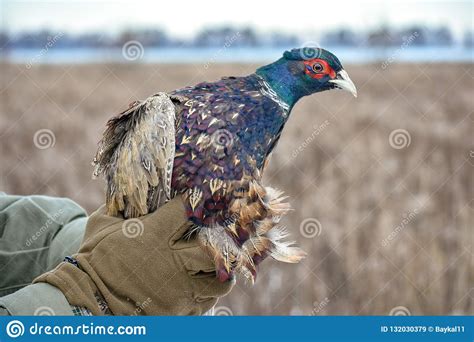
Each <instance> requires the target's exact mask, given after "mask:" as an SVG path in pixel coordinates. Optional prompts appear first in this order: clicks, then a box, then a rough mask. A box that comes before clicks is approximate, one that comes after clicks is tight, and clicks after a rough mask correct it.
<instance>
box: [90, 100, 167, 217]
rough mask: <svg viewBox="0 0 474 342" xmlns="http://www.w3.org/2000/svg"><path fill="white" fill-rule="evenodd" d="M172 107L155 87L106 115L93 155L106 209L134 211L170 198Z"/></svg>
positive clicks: (143, 210) (126, 213)
mask: <svg viewBox="0 0 474 342" xmlns="http://www.w3.org/2000/svg"><path fill="white" fill-rule="evenodd" d="M175 114H176V113H175V107H174V104H173V102H172V101H171V99H170V98H169V96H168V95H167V94H165V93H157V94H155V95H153V96H150V97H149V98H148V99H146V100H145V101H142V102H135V103H133V104H132V105H131V106H130V107H129V108H128V109H127V110H125V111H124V112H122V113H121V114H120V115H118V116H117V117H114V118H112V119H110V120H109V122H108V123H107V128H106V130H105V132H104V134H103V137H102V139H101V141H100V142H99V148H98V151H97V153H96V156H95V158H94V162H93V164H94V165H95V170H94V176H95V177H97V176H100V175H104V176H105V179H106V182H107V195H106V205H107V211H108V214H109V215H117V214H118V213H123V215H124V217H126V218H130V217H138V216H142V215H145V214H147V213H149V212H151V211H154V210H155V209H156V208H157V207H159V206H160V205H162V204H163V203H165V202H166V201H168V200H169V199H171V176H172V170H173V162H174V156H175V134H176V127H175Z"/></svg>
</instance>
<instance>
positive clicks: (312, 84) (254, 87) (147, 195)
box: [93, 48, 357, 282]
mask: <svg viewBox="0 0 474 342" xmlns="http://www.w3.org/2000/svg"><path fill="white" fill-rule="evenodd" d="M330 89H344V90H347V91H349V92H350V93H352V94H353V95H354V96H357V91H356V88H355V85H354V83H353V82H352V81H351V79H350V78H349V76H348V74H347V72H346V71H345V70H344V69H343V68H342V65H341V62H340V61H339V59H338V58H337V57H336V56H335V55H333V54H332V53H330V52H329V51H327V50H324V49H320V48H301V49H293V50H291V51H286V52H284V54H283V57H281V58H280V59H278V60H277V61H276V62H274V63H272V64H269V65H266V66H263V67H261V68H259V69H257V70H256V72H255V73H253V74H251V75H248V76H245V77H225V78H222V79H221V80H218V81H215V82H203V83H199V84H197V85H195V86H190V87H185V88H182V89H178V90H175V91H172V92H169V93H163V92H160V93H157V94H155V95H153V96H151V97H149V98H148V99H146V100H145V101H141V102H138V101H136V102H134V103H132V104H131V105H130V106H129V108H128V109H126V110H125V111H124V112H122V113H121V114H119V115H118V116H116V117H114V118H112V119H110V120H109V121H108V123H107V127H106V130H105V132H104V134H103V137H102V139H101V141H100V142H99V148H98V151H97V154H96V156H95V158H94V162H93V164H94V165H95V170H94V176H95V177H97V176H100V175H103V176H104V177H105V179H106V184H107V190H106V207H107V212H108V214H109V215H119V214H122V215H123V217H124V218H126V219H129V218H135V217H139V216H142V215H146V214H148V213H150V212H153V211H154V210H156V209H157V208H158V207H160V206H161V205H163V204H164V203H166V202H167V201H168V200H170V199H171V198H174V197H175V196H181V198H182V200H183V202H184V206H185V209H186V215H187V217H188V219H189V220H190V222H191V223H192V225H190V226H191V228H190V230H189V232H188V233H189V236H195V237H196V238H197V239H198V240H199V241H200V243H201V244H202V245H203V246H204V247H205V248H207V250H208V251H209V253H210V256H211V257H212V258H213V259H214V261H215V265H216V275H217V277H218V279H219V280H220V281H222V282H224V281H227V280H229V279H231V278H234V275H235V274H236V273H240V274H243V275H244V276H246V277H247V278H248V279H250V280H251V281H252V282H253V281H254V280H255V277H256V273H257V265H258V264H259V263H260V262H261V261H262V260H263V259H265V258H266V257H267V256H271V257H273V258H274V259H276V260H279V261H283V262H290V263H296V262H299V261H300V260H301V259H302V258H303V257H304V256H305V253H304V252H303V251H302V250H301V249H299V248H298V247H296V246H294V242H290V241H285V239H286V237H287V236H288V233H287V231H286V230H285V229H284V228H283V227H281V226H280V225H279V222H280V219H281V217H282V216H283V215H285V214H286V213H287V212H288V211H289V210H290V206H289V204H288V203H287V202H286V197H284V196H283V195H282V192H280V191H278V190H275V189H273V188H271V187H266V186H264V185H263V184H262V173H263V171H264V168H265V166H266V162H267V161H268V158H269V155H270V154H271V153H272V151H273V150H274V148H275V146H276V144H277V143H278V140H279V138H280V136H281V133H282V130H283V127H284V126H285V123H286V121H287V120H288V118H289V116H290V113H291V110H292V108H293V106H294V105H295V103H296V102H297V101H298V100H299V99H300V98H302V97H304V96H307V95H310V94H313V93H317V92H321V91H324V90H330Z"/></svg>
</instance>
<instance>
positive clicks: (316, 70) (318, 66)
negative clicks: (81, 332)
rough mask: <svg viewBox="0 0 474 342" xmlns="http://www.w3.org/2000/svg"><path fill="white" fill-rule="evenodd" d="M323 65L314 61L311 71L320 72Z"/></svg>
mask: <svg viewBox="0 0 474 342" xmlns="http://www.w3.org/2000/svg"><path fill="white" fill-rule="evenodd" d="M323 69H324V68H323V66H322V64H321V63H314V64H313V71H314V72H322V71H323Z"/></svg>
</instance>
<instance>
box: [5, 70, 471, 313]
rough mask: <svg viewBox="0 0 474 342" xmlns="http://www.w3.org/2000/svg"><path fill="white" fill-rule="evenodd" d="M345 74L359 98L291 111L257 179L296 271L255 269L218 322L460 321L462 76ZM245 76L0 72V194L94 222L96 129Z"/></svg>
mask: <svg viewBox="0 0 474 342" xmlns="http://www.w3.org/2000/svg"><path fill="white" fill-rule="evenodd" d="M344 62H345V61H343V64H344V65H345V68H346V70H347V71H348V73H349V75H350V76H351V78H352V79H353V80H354V83H355V84H356V85H357V87H358V91H359V97H358V98H357V99H355V98H352V97H351V96H350V95H349V94H348V93H344V92H340V91H331V92H325V93H321V94H317V95H314V96H311V97H308V98H305V99H303V100H302V101H301V102H299V103H298V104H297V105H296V107H295V109H294V111H293V113H292V115H291V117H290V120H289V122H288V124H287V126H286V129H285V131H284V134H283V137H282V139H281V141H280V143H279V145H278V147H277V148H276V150H275V153H274V154H273V156H272V159H271V161H270V167H269V169H268V170H267V173H266V174H265V180H266V183H267V184H271V185H273V186H275V187H278V188H280V189H282V190H284V191H285V192H286V194H288V195H289V196H290V200H291V203H292V205H293V207H294V211H293V212H292V213H291V214H290V215H289V216H288V217H287V218H286V219H285V224H286V225H287V226H288V229H289V231H290V232H291V233H292V237H293V238H294V239H295V240H296V241H297V243H298V244H299V245H301V246H302V247H303V249H305V250H306V251H307V252H308V257H307V259H306V260H305V261H304V262H302V263H301V264H298V265H284V264H281V263H276V262H273V261H271V260H267V261H265V262H264V263H263V264H262V266H261V268H260V273H259V278H258V280H257V283H256V285H255V286H253V287H252V286H250V285H246V284H245V283H243V282H242V283H241V282H239V283H238V286H237V287H236V288H235V289H234V291H233V292H232V293H231V294H230V295H229V296H227V297H226V298H224V299H223V300H221V301H220V302H219V304H218V306H219V307H218V310H230V311H231V312H232V313H233V314H235V315H237V314H255V315H260V314H264V315H269V314H276V315H288V314H291V315H312V314H314V315H327V314H330V315H332V314H343V315H345V314H352V315H354V314H364V315H366V314H367V315H374V314H377V315H384V314H389V313H392V314H412V315H446V314H472V313H473V312H474V287H473V286H474V258H473V191H472V190H473V188H474V184H473V169H472V167H473V165H474V144H473V136H472V128H473V121H474V116H473V107H474V106H473V104H474V103H473V102H474V100H473V94H474V80H473V77H474V68H473V64H472V63H464V64H462V63H459V64H455V63H432V64H422V63H419V64H409V63H405V64H398V63H394V64H390V65H388V66H387V65H385V66H384V67H382V66H381V64H380V63H374V64H365V65H346V64H347V63H348V62H345V63H344ZM256 67H257V65H255V64H212V65H211V66H209V65H203V64H202V65H201V64H179V65H173V64H162V65H161V64H138V63H137V64H136V63H129V64H80V65H67V64H58V65H45V64H35V65H33V66H32V67H31V68H26V67H25V65H23V64H13V63H5V62H3V63H0V74H1V78H0V86H1V89H0V106H1V107H0V142H1V143H0V156H1V159H0V160H1V162H0V191H5V192H7V193H12V194H24V195H29V194H46V195H51V196H64V197H70V198H72V199H73V200H75V201H77V202H78V203H79V204H80V205H82V206H83V207H85V208H86V209H87V210H88V211H92V210H94V209H95V208H96V207H98V206H99V205H100V204H101V203H102V201H103V198H104V184H103V182H102V181H101V180H92V179H91V173H92V166H91V165H90V163H91V160H92V158H93V155H94V153H95V150H96V144H97V141H98V140H99V139H100V136H101V133H102V131H103V129H104V125H105V122H106V121H107V119H109V118H110V117H111V116H113V115H115V114H117V113H119V112H120V111H121V110H123V109H124V108H126V107H127V105H128V104H129V103H130V102H132V101H134V100H136V99H143V98H145V97H147V96H149V95H150V94H153V93H155V92H157V91H167V90H172V89H175V88H178V87H183V86H186V85H190V84H194V83H197V82H199V81H204V80H214V79H218V78H219V77H221V76H224V75H235V76H238V75H246V74H249V73H251V72H253V71H254V70H255V68H256ZM44 130H50V131H51V132H52V134H50V135H49V136H48V135H46V137H43V138H44V139H46V140H44V141H43V142H42V143H43V145H41V144H42V143H41V141H40V140H38V139H39V134H41V132H45V131H44ZM401 130H402V131H401ZM48 138H50V139H52V140H50V142H48V141H47V139H48ZM35 142H36V144H35ZM45 145H46V147H48V148H43V147H45ZM38 146H39V148H38Z"/></svg>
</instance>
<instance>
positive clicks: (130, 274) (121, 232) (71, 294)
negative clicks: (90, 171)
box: [34, 198, 235, 315]
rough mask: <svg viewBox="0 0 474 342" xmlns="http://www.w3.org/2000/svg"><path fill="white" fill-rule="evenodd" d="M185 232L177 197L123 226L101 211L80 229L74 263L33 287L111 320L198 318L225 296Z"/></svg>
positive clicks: (211, 268) (225, 287) (200, 251)
mask: <svg viewBox="0 0 474 342" xmlns="http://www.w3.org/2000/svg"><path fill="white" fill-rule="evenodd" d="M188 229H189V223H188V221H187V219H186V218H185V212H184V206H183V204H182V201H181V199H180V198H176V199H174V200H172V201H170V202H168V203H167V204H165V205H164V206H163V207H161V208H160V209H158V210H157V211H155V212H154V213H152V214H149V215H146V216H143V217H141V218H140V219H130V220H124V219H123V218H117V217H111V216H108V215H106V214H105V208H104V207H101V208H100V209H98V210H97V211H96V212H95V213H93V214H92V215H91V216H90V218H89V220H88V223H87V227H86V233H85V236H84V241H83V243H82V245H81V248H80V249H79V252H78V254H76V255H74V256H73V259H75V260H76V261H77V263H78V266H76V265H74V264H73V263H70V262H62V263H61V264H59V265H58V266H57V267H56V268H55V269H54V270H52V271H50V272H47V273H45V274H43V275H41V276H39V277H38V278H36V279H35V281H34V282H47V283H50V284H51V285H54V286H56V287H58V288H59V289H60V290H61V291H62V292H63V293H64V295H65V296H66V298H67V299H68V301H69V303H70V304H71V305H76V306H81V307H86V308H88V309H89V310H90V311H91V312H92V313H93V314H94V315H101V314H104V313H106V312H105V310H104V306H101V305H99V303H100V302H101V301H103V300H105V302H106V304H107V306H108V309H110V311H111V314H114V315H136V314H140V315H201V314H203V313H205V312H206V311H208V310H210V309H211V308H212V307H213V306H214V305H215V304H216V302H217V300H218V298H219V297H221V296H224V295H226V294H227V293H229V292H230V290H231V289H232V286H233V285H234V283H235V281H234V280H231V281H227V282H225V283H221V282H219V281H218V280H217V278H216V274H215V266H214V264H213V261H212V260H211V259H210V258H209V256H208V255H207V253H206V252H205V251H204V250H203V249H202V247H201V246H200V245H199V244H198V242H197V241H196V240H185V239H183V234H185V233H186V232H187V231H188Z"/></svg>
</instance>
